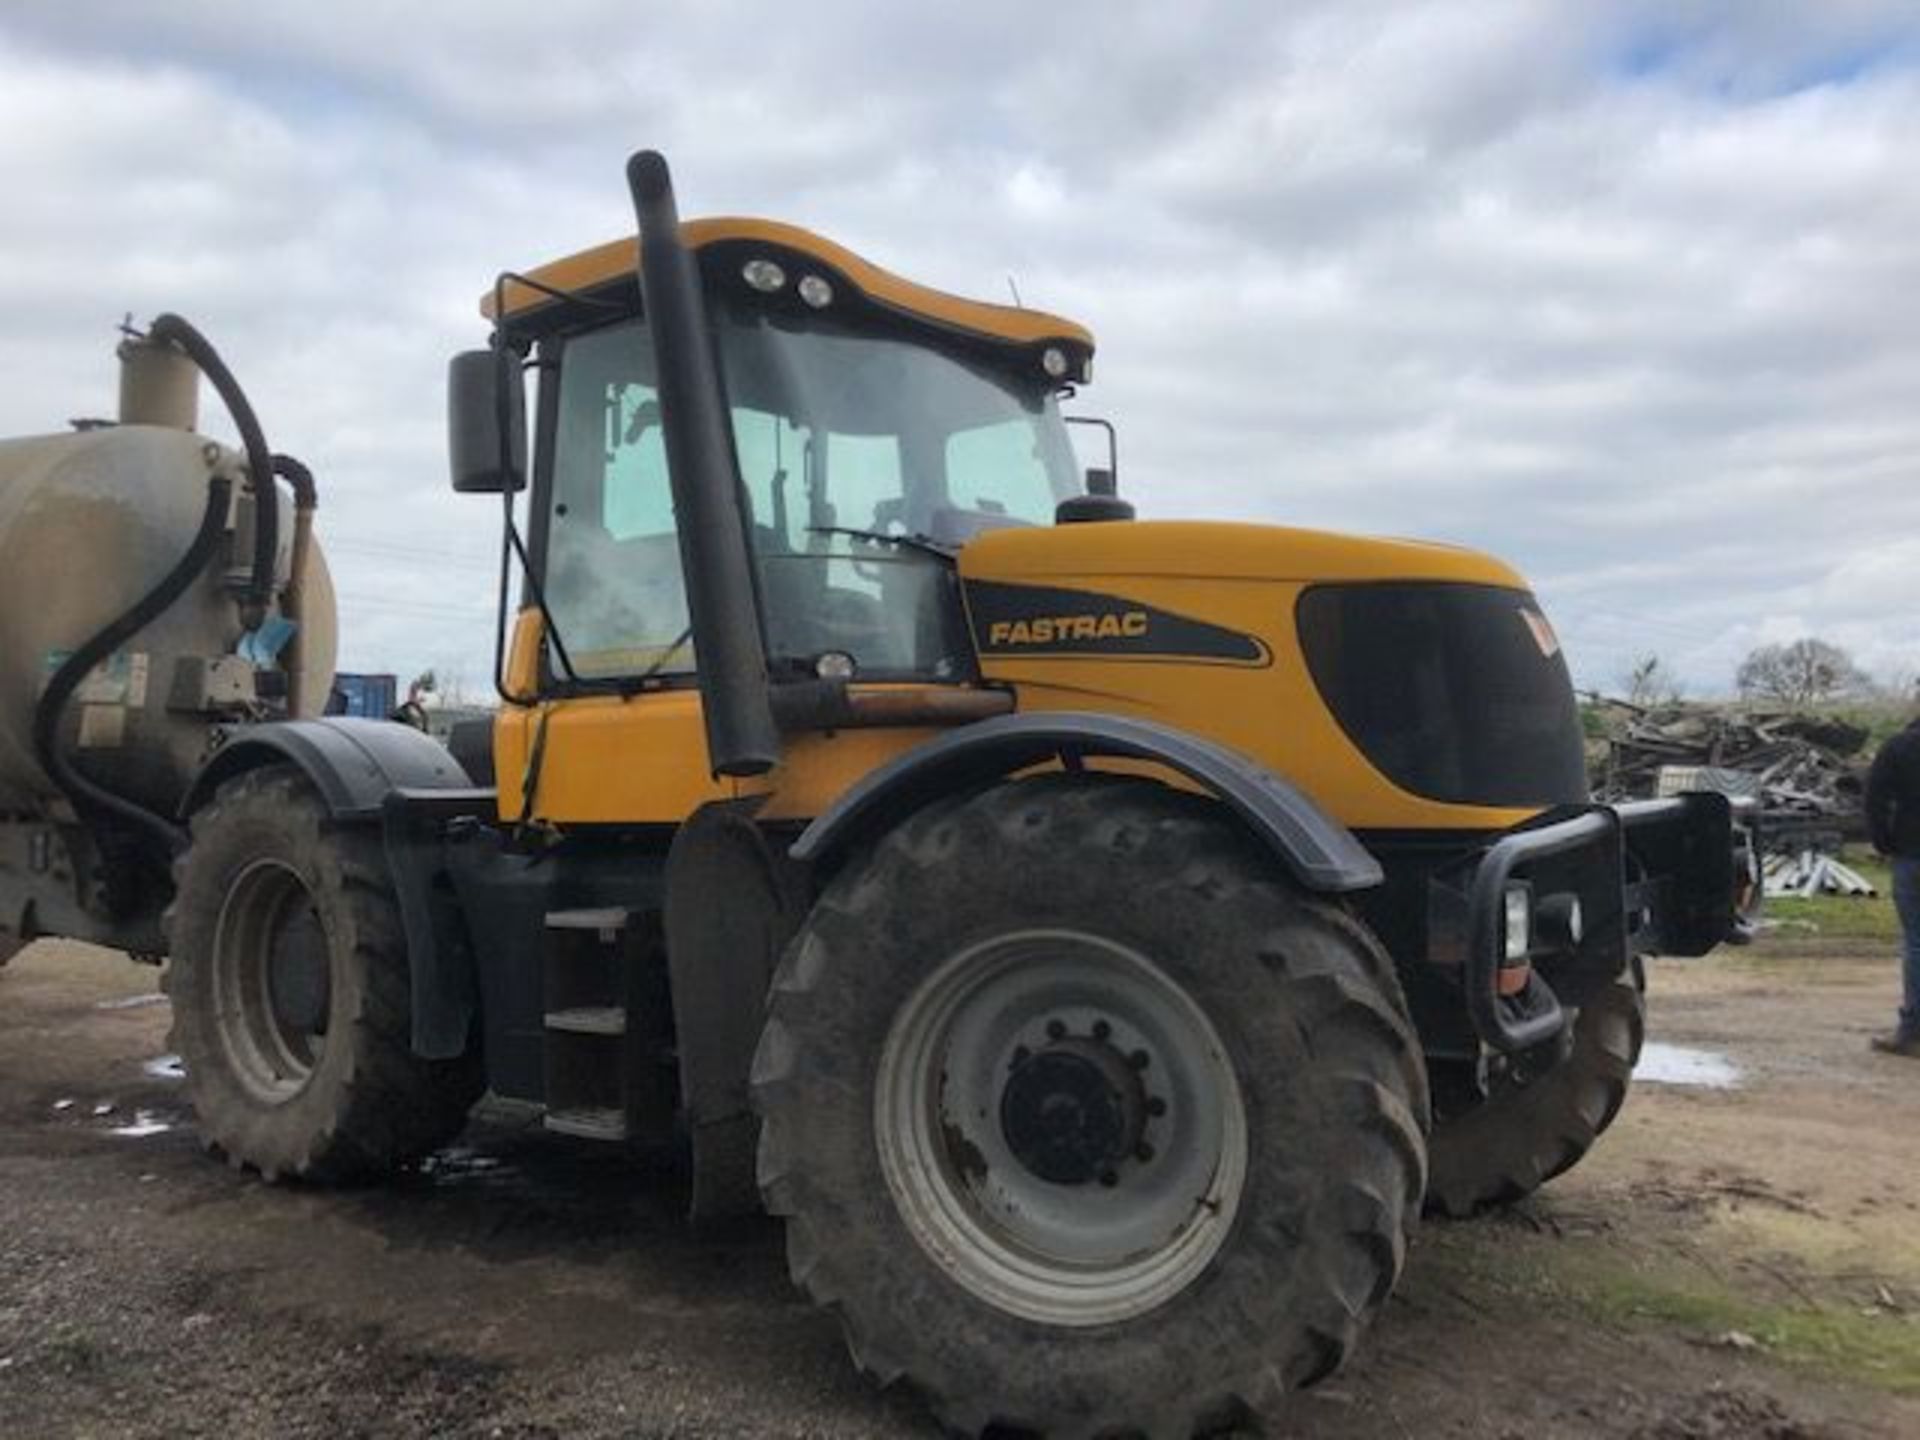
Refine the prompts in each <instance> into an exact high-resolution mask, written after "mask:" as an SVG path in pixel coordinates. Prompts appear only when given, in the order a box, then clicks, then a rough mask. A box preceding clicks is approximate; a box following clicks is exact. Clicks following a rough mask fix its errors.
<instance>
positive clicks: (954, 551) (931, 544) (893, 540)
mask: <svg viewBox="0 0 1920 1440" xmlns="http://www.w3.org/2000/svg"><path fill="white" fill-rule="evenodd" d="M807 533H808V534H809V535H845V536H848V537H849V538H851V539H854V540H866V541H869V542H871V543H872V544H875V545H903V546H905V547H906V548H907V549H909V550H918V551H921V552H922V553H923V554H927V555H937V556H939V558H940V559H942V560H951V559H953V558H954V557H955V556H956V555H958V554H959V553H960V547H959V546H958V545H942V544H941V543H940V542H939V541H938V540H935V539H934V538H933V537H932V536H931V535H889V534H887V533H885V532H884V531H881V530H857V529H854V528H853V527H851V526H847V525H809V526H808V527H807Z"/></svg>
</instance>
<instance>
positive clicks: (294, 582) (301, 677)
mask: <svg viewBox="0 0 1920 1440" xmlns="http://www.w3.org/2000/svg"><path fill="white" fill-rule="evenodd" d="M273 473H274V474H276V475H278V476H280V477H281V478H283V479H284V480H285V481H286V482H287V486H288V488H289V489H291V490H292V491H293V554H292V558H291V560H290V561H289V563H288V566H287V588H286V590H285V591H284V592H282V594H281V596H280V614H281V615H282V617H284V618H285V619H287V620H290V621H292V622H293V626H294V630H293V638H292V639H291V640H289V641H287V650H286V654H285V655H283V656H282V657H281V660H280V668H281V669H282V670H284V671H285V672H286V675H287V714H288V715H289V716H290V717H292V718H293V719H295V720H298V719H299V718H300V716H301V709H302V706H304V705H305V703H306V692H307V686H306V677H305V669H306V666H305V658H304V656H303V654H302V651H303V650H304V649H305V642H304V640H303V631H302V621H303V617H302V615H301V610H302V609H303V607H304V606H305V604H306V598H307V597H306V578H307V553H308V552H309V551H310V550H311V549H312V548H313V512H314V511H315V510H316V509H318V508H319V505H320V492H319V490H318V489H317V488H316V487H315V485H314V483H313V472H312V471H311V470H309V469H308V468H307V467H306V466H305V465H302V464H301V463H300V462H299V461H298V460H296V459H294V458H293V457H292V456H291V455H275V456H274V457H273Z"/></svg>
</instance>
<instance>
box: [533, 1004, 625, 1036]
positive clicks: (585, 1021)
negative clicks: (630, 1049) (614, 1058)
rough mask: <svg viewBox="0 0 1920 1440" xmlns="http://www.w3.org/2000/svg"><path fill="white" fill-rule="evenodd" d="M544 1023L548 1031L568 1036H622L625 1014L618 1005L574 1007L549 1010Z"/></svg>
mask: <svg viewBox="0 0 1920 1440" xmlns="http://www.w3.org/2000/svg"><path fill="white" fill-rule="evenodd" d="M544 1023H545V1025H546V1028H547V1029H549V1030H559V1031H563V1032H565V1033H567V1034H570V1035H624V1034H626V1033H627V1012H626V1011H625V1010H624V1009H623V1008H621V1007H620V1006H618V1005H575V1006H572V1007H570V1008H568V1009H566V1010H549V1011H548V1012H547V1014H546V1018H545V1021H544Z"/></svg>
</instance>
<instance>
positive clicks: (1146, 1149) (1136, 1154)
mask: <svg viewBox="0 0 1920 1440" xmlns="http://www.w3.org/2000/svg"><path fill="white" fill-rule="evenodd" d="M1133 1158H1134V1159H1136V1160H1140V1161H1146V1160H1151V1159H1153V1146H1152V1145H1150V1144H1149V1143H1148V1142H1146V1141H1145V1140H1142V1141H1141V1142H1140V1143H1139V1144H1138V1145H1136V1146H1134V1147H1133Z"/></svg>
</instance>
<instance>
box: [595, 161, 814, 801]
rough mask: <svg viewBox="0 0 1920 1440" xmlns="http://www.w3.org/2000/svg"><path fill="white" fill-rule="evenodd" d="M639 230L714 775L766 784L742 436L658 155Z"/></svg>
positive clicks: (766, 735)
mask: <svg viewBox="0 0 1920 1440" xmlns="http://www.w3.org/2000/svg"><path fill="white" fill-rule="evenodd" d="M627 185H628V188H629V189H631V190H632V191H633V208H634V213H635V215H636V216H637V217H638V219H639V222H640V296H641V304H642V305H643V306H644V308H645V310H646V315H647V329H648V330H649V331H650V332H651V333H652V336H653V354H654V363H655V364H656V365H657V366H658V368H659V375H660V425H661V430H662V434H663V438H664V440H665V441H666V447H667V473H668V478H669V480H670V482H671V484H672V487H673V509H674V515H675V517H676V524H677V528H678V530H679V532H680V565H681V569H682V570H683V571H684V572H685V575H686V585H687V614H688V617H689V621H690V623H691V626H692V630H693V645H694V652H695V654H696V656H697V657H698V663H699V667H700V695H701V702H702V708H703V709H704V710H705V712H706V720H707V759H708V763H709V764H710V765H711V766H712V769H713V773H714V774H715V775H760V774H764V773H765V772H766V771H768V770H771V769H772V768H773V767H774V765H775V764H777V763H778V762H779V759H780V736H779V731H778V730H777V729H776V728H775V726H774V722H773V706H772V703H771V701H770V699H769V695H768V679H767V652H766V645H765V642H764V641H763V640H762V638H761V635H760V617H759V614H758V612H757V610H756V609H755V604H754V594H755V587H754V582H753V561H752V557H751V556H750V555H749V554H748V553H747V534H746V526H745V523H744V520H743V517H742V516H741V514H740V489H739V484H738V482H737V480H736V477H735V473H734V462H733V433H732V428H731V426H730V425H729V423H728V418H727V412H726V407H725V405H724V404H723V402H722V400H721V395H720V373H719V370H718V369H717V367H716V366H715V363H714V357H713V343H712V340H711V337H710V336H709V335H708V333H707V316H706V308H705V306H704V305H702V303H701V300H700V277H699V273H698V272H697V270H696V269H695V267H694V262H693V256H692V255H691V254H690V253H689V252H688V251H687V249H686V247H685V246H683V245H682V244H681V243H680V215H679V211H678V209H677V207H676V206H675V205H674V200H673V177H672V176H671V175H670V174H668V172H667V162H666V159H665V158H664V157H663V156H662V155H661V154H660V153H659V152H658V151H656V150H642V151H640V152H639V153H638V154H636V155H635V156H634V157H633V158H632V159H630V160H629V161H627Z"/></svg>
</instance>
